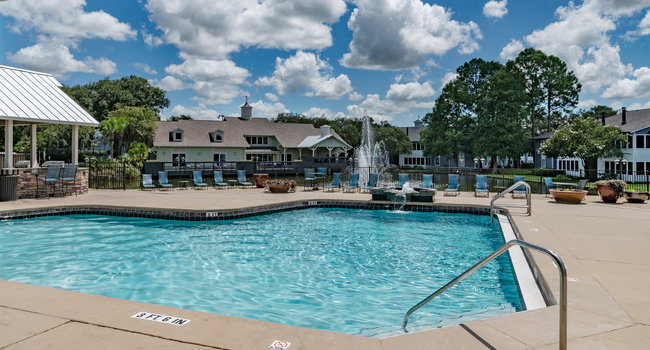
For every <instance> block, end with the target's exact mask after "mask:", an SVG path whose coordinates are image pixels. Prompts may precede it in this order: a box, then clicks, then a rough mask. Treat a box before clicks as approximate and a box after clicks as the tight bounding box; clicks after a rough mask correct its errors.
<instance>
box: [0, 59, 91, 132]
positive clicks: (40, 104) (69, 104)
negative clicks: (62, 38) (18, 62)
mask: <svg viewBox="0 0 650 350" xmlns="http://www.w3.org/2000/svg"><path fill="white" fill-rule="evenodd" d="M60 87H61V83H59V82H58V81H57V80H56V79H54V77H53V76H52V75H51V74H46V73H39V72H33V71H28V70H24V69H18V68H13V67H7V66H0V119H10V120H15V121H19V122H20V121H24V122H30V123H47V124H71V125H85V126H98V125H99V123H98V122H97V120H95V118H93V117H92V116H91V115H90V114H88V112H86V111H85V110H84V109H83V108H81V106H79V105H78V104H77V103H76V102H74V101H73V100H72V99H71V98H70V97H69V96H68V95H67V94H66V93H65V92H63V90H61V88H60Z"/></svg>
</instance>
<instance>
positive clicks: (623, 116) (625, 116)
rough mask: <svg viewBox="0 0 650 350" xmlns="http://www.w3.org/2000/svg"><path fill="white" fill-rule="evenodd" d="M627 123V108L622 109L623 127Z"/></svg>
mask: <svg viewBox="0 0 650 350" xmlns="http://www.w3.org/2000/svg"><path fill="white" fill-rule="evenodd" d="M625 123H627V115H626V113H625V107H621V125H625Z"/></svg>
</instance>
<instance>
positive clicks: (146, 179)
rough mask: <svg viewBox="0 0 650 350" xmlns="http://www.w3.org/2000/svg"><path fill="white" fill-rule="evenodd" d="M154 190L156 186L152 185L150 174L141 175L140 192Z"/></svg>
mask: <svg viewBox="0 0 650 350" xmlns="http://www.w3.org/2000/svg"><path fill="white" fill-rule="evenodd" d="M154 188H156V185H154V184H153V180H152V179H151V174H142V187H141V189H142V190H146V189H154Z"/></svg>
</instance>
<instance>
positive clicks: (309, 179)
mask: <svg viewBox="0 0 650 350" xmlns="http://www.w3.org/2000/svg"><path fill="white" fill-rule="evenodd" d="M304 172H305V179H304V182H303V183H302V186H303V189H305V190H306V189H307V187H309V188H311V189H313V188H314V183H315V182H316V174H315V173H314V168H305V169H304Z"/></svg>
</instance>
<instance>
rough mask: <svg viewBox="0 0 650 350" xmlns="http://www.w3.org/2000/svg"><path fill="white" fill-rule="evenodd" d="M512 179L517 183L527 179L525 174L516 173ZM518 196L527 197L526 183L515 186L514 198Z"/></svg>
mask: <svg viewBox="0 0 650 350" xmlns="http://www.w3.org/2000/svg"><path fill="white" fill-rule="evenodd" d="M512 180H513V183H515V184H516V183H517V182H520V181H526V177H525V176H523V175H515V176H514V177H513V178H512ZM516 196H524V197H526V187H525V186H524V185H521V186H519V187H517V188H515V189H514V190H513V191H512V198H515V197H516Z"/></svg>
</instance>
